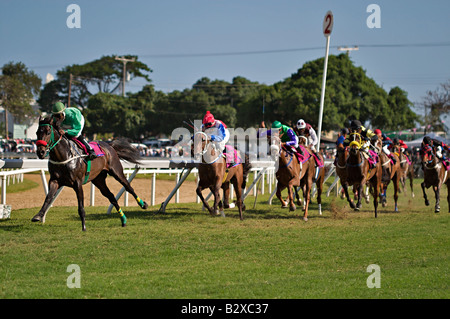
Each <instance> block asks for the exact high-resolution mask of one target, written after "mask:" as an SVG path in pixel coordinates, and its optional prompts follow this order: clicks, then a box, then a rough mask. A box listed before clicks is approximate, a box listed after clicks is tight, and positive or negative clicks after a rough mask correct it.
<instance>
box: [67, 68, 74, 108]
mask: <svg viewBox="0 0 450 319" xmlns="http://www.w3.org/2000/svg"><path fill="white" fill-rule="evenodd" d="M72 79H73V75H72V73H70V77H69V102H68V103H67V104H68V107H70V97H71V94H72Z"/></svg>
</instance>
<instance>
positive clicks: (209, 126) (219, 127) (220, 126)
mask: <svg viewBox="0 0 450 319" xmlns="http://www.w3.org/2000/svg"><path fill="white" fill-rule="evenodd" d="M205 130H208V133H209V134H208V135H209V136H210V138H211V141H213V142H214V143H215V144H216V145H218V147H219V149H220V150H221V151H222V150H223V149H224V148H225V144H226V143H227V142H228V140H229V139H230V131H229V130H228V128H227V126H226V125H225V123H223V122H222V121H220V120H216V119H215V118H214V116H213V115H212V114H211V112H209V111H207V112H206V114H205V116H204V117H203V121H202V131H205Z"/></svg>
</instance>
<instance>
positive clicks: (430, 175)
mask: <svg viewBox="0 0 450 319" xmlns="http://www.w3.org/2000/svg"><path fill="white" fill-rule="evenodd" d="M422 167H423V182H422V183H421V184H420V185H421V186H422V191H423V197H424V199H425V205H426V206H429V205H430V202H429V201H428V198H427V193H426V192H425V188H429V187H430V186H433V191H434V194H435V198H436V205H435V207H434V212H435V213H439V212H440V210H441V207H440V206H439V201H440V195H439V193H440V189H441V187H442V185H443V184H446V185H447V193H448V194H447V202H448V204H449V212H450V191H449V190H450V178H449V177H450V174H449V173H448V171H447V169H446V167H445V166H444V164H443V163H442V161H440V160H439V159H438V157H437V156H436V149H435V148H432V147H430V146H429V147H428V148H427V149H426V150H425V152H424V154H423V155H422Z"/></svg>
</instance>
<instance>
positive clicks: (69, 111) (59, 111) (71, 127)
mask: <svg viewBox="0 0 450 319" xmlns="http://www.w3.org/2000/svg"><path fill="white" fill-rule="evenodd" d="M52 114H53V118H55V119H56V120H57V121H61V120H62V122H61V123H60V126H61V128H62V129H63V131H64V133H65V134H66V135H67V136H68V137H70V138H74V137H75V138H77V139H78V140H79V141H80V142H81V143H83V145H84V146H85V147H86V149H87V150H88V159H89V160H92V159H94V158H96V157H97V155H96V154H95V151H94V149H93V148H92V147H91V146H90V145H89V143H88V142H86V140H85V139H84V136H83V135H82V134H81V132H82V131H83V128H84V116H83V114H81V111H80V110H79V109H78V108H76V107H66V106H65V105H64V104H63V103H61V102H56V103H55V104H54V105H53V107H52Z"/></svg>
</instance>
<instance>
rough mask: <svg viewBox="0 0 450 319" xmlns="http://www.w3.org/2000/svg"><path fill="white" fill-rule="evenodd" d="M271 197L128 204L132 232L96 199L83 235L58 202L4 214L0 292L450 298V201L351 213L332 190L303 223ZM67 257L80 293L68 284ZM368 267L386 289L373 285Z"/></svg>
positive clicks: (71, 212) (73, 215) (405, 200)
mask: <svg viewBox="0 0 450 319" xmlns="http://www.w3.org/2000/svg"><path fill="white" fill-rule="evenodd" d="M417 182H419V181H417ZM415 187H416V188H415V190H416V195H418V194H419V186H418V184H417V183H416V185H415ZM390 188H391V187H390ZM429 194H430V195H431V191H430V192H429ZM445 196H446V192H443V195H442V197H444V198H445ZM431 198H433V197H432V196H431ZM267 199H268V195H264V196H261V195H260V196H259V197H258V202H257V205H256V208H255V209H253V202H254V197H251V196H250V197H248V198H247V199H246V205H247V211H246V212H244V218H245V220H244V221H240V220H239V217H238V212H237V209H232V210H228V211H226V212H225V213H226V215H227V217H226V218H222V217H211V216H209V215H208V214H207V213H206V212H205V211H202V210H201V206H200V205H199V204H169V205H168V207H167V209H166V211H167V212H166V214H157V213H156V211H155V210H152V209H149V210H147V211H143V210H140V209H139V208H127V207H125V208H124V212H125V214H126V215H127V218H128V226H127V227H125V228H122V227H120V220H119V217H118V216H117V214H112V215H107V214H106V209H107V208H106V207H87V208H86V211H87V219H86V226H87V231H86V232H82V231H81V223H80V221H79V217H78V214H77V209H76V207H53V208H52V209H51V210H50V212H49V213H48V215H47V221H46V223H45V224H35V223H32V222H31V221H30V219H31V218H32V217H33V216H34V214H35V213H36V212H37V211H38V208H36V209H22V210H15V211H13V212H12V214H11V215H12V218H11V219H10V220H3V221H0V256H1V257H0V298H1V299H4V298H90V299H96V298H153V299H165V298H176V299H185V298H200V299H204V298H208V299H209V298H239V299H244V298H251V299H253V298H258V299H259V298H269V299H272V298H280V299H297V298H331V299H333V298H389V299H391V298H394V299H395V298H401V299H417V298H436V299H437V298H439V299H441V298H442V299H447V298H449V297H450V290H449V283H450V276H449V270H450V269H449V264H450V252H449V247H450V240H449V236H448V230H449V225H450V214H449V213H447V211H448V206H447V203H446V201H445V200H443V201H442V202H441V213H439V214H435V213H434V212H433V206H429V207H425V206H424V204H423V199H422V198H421V196H416V198H414V199H412V198H411V197H409V196H405V195H404V194H401V195H400V203H399V208H400V212H398V213H394V212H393V209H392V201H393V200H392V194H389V195H388V200H389V206H388V207H386V208H382V207H381V205H380V212H379V217H378V218H377V219H375V218H374V214H373V209H372V203H370V204H365V203H364V204H363V209H362V211H361V212H354V211H351V210H350V209H349V208H348V207H347V206H348V205H346V202H345V201H343V200H341V199H338V198H336V197H333V196H330V197H324V204H323V210H324V213H323V215H322V216H319V215H318V213H317V204H316V201H315V199H314V201H313V203H312V204H311V210H310V214H309V217H310V218H309V221H308V222H304V221H303V220H301V216H302V212H301V210H299V209H298V210H297V211H295V212H289V211H288V210H286V209H281V208H280V207H279V203H278V200H274V202H273V205H272V206H270V205H268V204H267ZM432 205H434V203H433V201H432ZM154 209H156V208H154ZM70 264H77V265H79V267H80V270H81V288H80V289H69V288H68V287H67V285H66V281H67V278H68V276H69V275H70V273H68V272H67V271H66V270H67V267H68V266H69V265H70ZM371 264H377V265H379V266H380V270H381V288H379V289H378V288H373V289H369V288H368V287H367V284H366V281H367V278H368V276H369V275H371V273H368V272H367V267H368V266H369V265H371Z"/></svg>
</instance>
